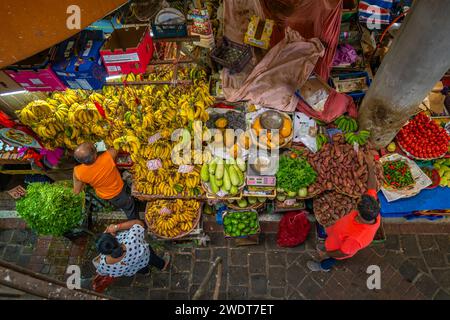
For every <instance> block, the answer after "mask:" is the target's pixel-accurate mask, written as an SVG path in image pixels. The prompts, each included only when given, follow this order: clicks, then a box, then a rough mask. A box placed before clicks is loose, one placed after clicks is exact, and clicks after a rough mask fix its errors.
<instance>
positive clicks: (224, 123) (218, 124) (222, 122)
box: [214, 118, 228, 129]
mask: <svg viewBox="0 0 450 320" xmlns="http://www.w3.org/2000/svg"><path fill="white" fill-rule="evenodd" d="M214 124H215V125H216V128H219V129H224V128H225V127H226V126H227V124H228V120H227V119H226V118H219V119H217V120H216V122H215V123H214Z"/></svg>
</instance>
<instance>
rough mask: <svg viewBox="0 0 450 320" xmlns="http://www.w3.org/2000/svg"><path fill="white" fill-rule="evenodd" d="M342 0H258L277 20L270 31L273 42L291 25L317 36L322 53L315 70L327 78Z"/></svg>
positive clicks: (305, 35) (279, 38)
mask: <svg viewBox="0 0 450 320" xmlns="http://www.w3.org/2000/svg"><path fill="white" fill-rule="evenodd" d="M342 3H343V2H342V0H261V4H262V7H263V9H264V13H265V14H266V17H267V18H270V19H273V20H275V22H276V27H275V28H274V32H273V34H272V42H273V43H274V44H275V43H277V42H278V41H280V40H281V39H282V38H283V36H284V32H283V30H284V28H286V27H291V28H292V29H294V30H296V31H298V32H300V34H301V35H302V36H303V37H304V38H306V39H310V38H315V37H317V38H319V39H320V40H321V41H322V43H323V44H324V46H325V54H324V56H323V57H321V58H320V59H319V61H318V62H317V65H316V67H315V70H314V71H315V73H317V74H318V75H319V76H320V77H321V78H323V79H326V80H328V77H329V75H330V70H331V65H332V63H333V57H334V55H335V52H336V47H337V44H338V42H339V32H340V28H341V15H342V8H343V4H342Z"/></svg>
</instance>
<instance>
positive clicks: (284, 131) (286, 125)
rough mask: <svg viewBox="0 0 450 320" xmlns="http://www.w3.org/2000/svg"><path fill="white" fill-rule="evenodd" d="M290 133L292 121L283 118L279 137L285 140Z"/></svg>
mask: <svg viewBox="0 0 450 320" xmlns="http://www.w3.org/2000/svg"><path fill="white" fill-rule="evenodd" d="M291 133H292V121H291V119H290V118H288V117H284V119H283V125H282V126H281V129H280V135H281V136H282V137H283V138H287V137H289V136H290V135H291Z"/></svg>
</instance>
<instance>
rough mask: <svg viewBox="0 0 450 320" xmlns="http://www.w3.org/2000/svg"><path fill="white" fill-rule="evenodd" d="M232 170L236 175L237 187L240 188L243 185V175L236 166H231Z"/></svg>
mask: <svg viewBox="0 0 450 320" xmlns="http://www.w3.org/2000/svg"><path fill="white" fill-rule="evenodd" d="M233 168H234V170H235V171H236V173H237V175H238V178H239V185H240V186H242V185H243V184H244V174H243V173H242V171H241V170H240V169H239V167H238V166H237V165H236V164H234V165H233Z"/></svg>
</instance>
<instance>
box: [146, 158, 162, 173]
mask: <svg viewBox="0 0 450 320" xmlns="http://www.w3.org/2000/svg"><path fill="white" fill-rule="evenodd" d="M147 168H148V170H152V171H153V170H158V169H159V168H162V163H161V160H160V159H154V160H149V161H147Z"/></svg>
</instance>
